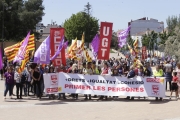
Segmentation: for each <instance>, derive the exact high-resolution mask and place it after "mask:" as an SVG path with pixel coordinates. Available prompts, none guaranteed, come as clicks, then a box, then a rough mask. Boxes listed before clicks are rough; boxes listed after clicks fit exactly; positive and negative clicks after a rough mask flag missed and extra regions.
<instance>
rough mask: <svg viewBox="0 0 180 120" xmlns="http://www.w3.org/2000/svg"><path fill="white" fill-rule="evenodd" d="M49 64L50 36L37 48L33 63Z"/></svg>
mask: <svg viewBox="0 0 180 120" xmlns="http://www.w3.org/2000/svg"><path fill="white" fill-rule="evenodd" d="M49 62H50V36H48V37H47V38H46V39H45V40H44V41H43V42H42V43H41V45H40V46H39V48H38V49H37V51H36V52H35V54H34V63H42V64H49Z"/></svg>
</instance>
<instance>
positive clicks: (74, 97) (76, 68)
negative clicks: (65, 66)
mask: <svg viewBox="0 0 180 120" xmlns="http://www.w3.org/2000/svg"><path fill="white" fill-rule="evenodd" d="M72 73H73V74H78V65H77V64H73V65H72ZM72 97H73V99H76V100H77V99H78V94H75V93H74V94H72Z"/></svg>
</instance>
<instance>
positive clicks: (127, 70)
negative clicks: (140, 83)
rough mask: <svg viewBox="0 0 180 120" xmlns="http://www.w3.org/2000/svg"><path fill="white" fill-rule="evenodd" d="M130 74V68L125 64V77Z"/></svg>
mask: <svg viewBox="0 0 180 120" xmlns="http://www.w3.org/2000/svg"><path fill="white" fill-rule="evenodd" d="M128 72H129V68H128V66H127V64H126V63H125V64H124V65H123V74H124V76H127V74H128Z"/></svg>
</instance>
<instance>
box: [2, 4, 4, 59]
mask: <svg viewBox="0 0 180 120" xmlns="http://www.w3.org/2000/svg"><path fill="white" fill-rule="evenodd" d="M2 3H3V18H2V43H1V50H2V56H4V48H3V44H4V40H3V39H4V2H2Z"/></svg>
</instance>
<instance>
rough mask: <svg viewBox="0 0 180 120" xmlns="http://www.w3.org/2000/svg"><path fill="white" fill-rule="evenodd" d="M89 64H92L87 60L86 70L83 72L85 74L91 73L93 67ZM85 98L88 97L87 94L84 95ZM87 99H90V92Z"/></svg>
mask: <svg viewBox="0 0 180 120" xmlns="http://www.w3.org/2000/svg"><path fill="white" fill-rule="evenodd" d="M91 66H92V65H91V62H88V65H87V68H86V72H85V74H86V75H93V69H92V67H91ZM87 99H88V97H87V95H85V100H87ZM89 100H91V94H89Z"/></svg>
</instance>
